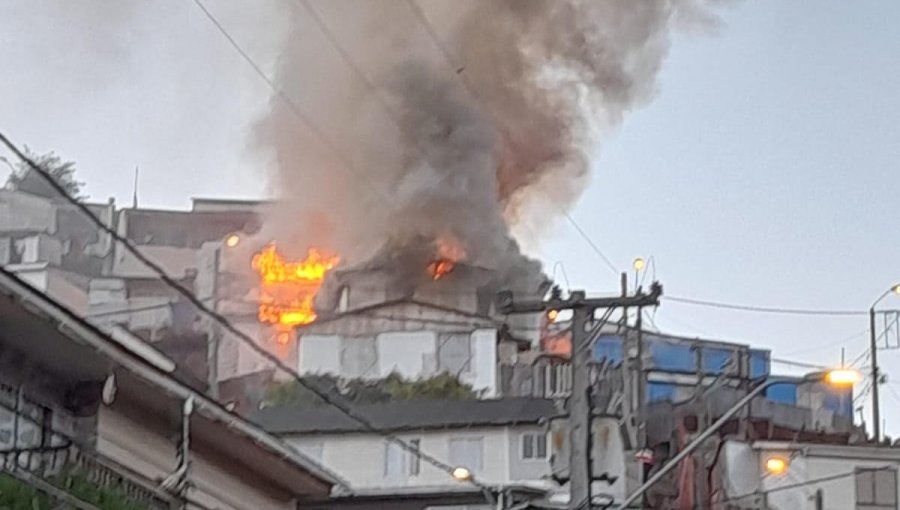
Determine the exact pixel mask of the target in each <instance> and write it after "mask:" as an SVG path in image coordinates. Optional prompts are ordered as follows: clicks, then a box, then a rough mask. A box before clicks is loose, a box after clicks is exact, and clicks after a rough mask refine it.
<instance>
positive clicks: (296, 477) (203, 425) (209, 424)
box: [0, 270, 342, 510]
mask: <svg viewBox="0 0 900 510" xmlns="http://www.w3.org/2000/svg"><path fill="white" fill-rule="evenodd" d="M0 443H2V447H0V452H2V459H0V460H2V472H3V474H4V475H5V476H9V477H12V478H13V479H15V480H19V481H21V482H22V483H25V484H27V485H29V486H32V487H37V488H38V489H39V490H40V491H41V492H45V493H48V494H51V495H58V496H59V497H66V498H73V497H74V498H76V499H78V498H79V497H83V496H79V495H74V496H73V495H72V494H71V493H70V492H69V491H70V489H69V486H68V485H67V484H65V483H63V478H61V477H64V476H78V477H79V478H78V480H80V481H82V482H83V483H86V484H89V485H91V486H92V487H95V489H96V490H99V491H107V492H109V493H110V494H115V495H116V497H123V498H125V499H127V500H129V501H133V502H136V504H140V505H143V506H146V507H147V508H172V507H179V508H220V509H234V510H244V509H247V510H249V509H271V510H276V509H280V510H287V509H291V508H294V507H295V506H296V504H297V503H298V501H301V500H303V501H307V500H324V499H327V498H328V496H329V495H330V493H331V490H332V488H333V487H335V486H336V485H338V484H340V483H342V482H341V481H340V480H339V479H338V478H337V477H336V476H335V475H333V474H331V472H329V471H328V470H326V469H324V468H322V467H321V466H320V465H319V464H317V463H315V462H314V461H311V460H310V459H308V458H307V457H305V456H303V455H302V454H299V453H297V452H296V451H295V450H294V449H292V448H290V447H289V446H288V445H287V444H285V443H283V442H282V441H280V440H278V439H277V438H275V437H274V436H272V435H270V434H268V433H266V432H265V431H263V430H262V429H260V428H258V427H257V426H255V425H253V424H252V423H250V422H248V421H246V420H244V419H242V418H240V417H238V416H237V415H235V414H233V413H231V412H229V411H227V410H226V409H224V408H223V407H221V406H220V405H219V404H218V403H216V402H214V401H212V400H210V399H209V398H207V397H206V396H204V395H203V394H202V393H200V392H198V391H195V390H194V389H193V388H192V386H191V385H189V384H188V383H186V382H184V381H182V380H181V379H180V377H179V375H178V372H177V367H176V364H175V363H174V362H173V361H172V360H171V359H169V358H168V357H166V356H165V355H163V354H162V353H161V352H159V351H157V350H155V349H154V348H153V347H152V346H150V345H148V344H147V343H145V342H143V341H141V340H140V339H138V338H136V337H134V336H133V335H129V334H127V332H125V333H120V334H117V335H112V336H111V335H108V334H106V333H104V332H102V331H101V330H99V329H97V328H96V327H94V326H92V325H91V324H89V323H87V322H85V321H84V320H82V319H80V318H79V317H77V316H76V315H74V314H73V313H72V312H71V311H70V310H68V309H67V308H65V307H63V306H61V305H60V304H58V303H56V302H54V301H53V300H51V299H50V298H49V297H47V296H46V295H45V294H43V293H42V292H40V291H39V290H37V289H34V288H33V287H31V286H30V285H28V284H26V283H25V282H24V281H22V280H21V279H19V278H17V277H16V276H14V275H13V274H11V273H9V272H7V271H3V270H0ZM83 503H85V502H84V501H82V502H80V503H79V504H83ZM87 503H92V502H90V501H88V502H87ZM94 503H95V502H94ZM81 507H82V508H83V507H84V506H81Z"/></svg>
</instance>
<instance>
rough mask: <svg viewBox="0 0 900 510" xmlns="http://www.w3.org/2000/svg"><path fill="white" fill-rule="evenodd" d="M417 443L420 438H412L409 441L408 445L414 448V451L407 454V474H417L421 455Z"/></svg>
mask: <svg viewBox="0 0 900 510" xmlns="http://www.w3.org/2000/svg"><path fill="white" fill-rule="evenodd" d="M419 444H420V440H418V439H412V440H410V441H409V445H410V446H412V447H413V448H415V449H416V453H415V454H412V453H410V454H409V474H410V475H412V476H416V475H418V474H419V469H420V463H421V457H420V456H419V453H418V452H419Z"/></svg>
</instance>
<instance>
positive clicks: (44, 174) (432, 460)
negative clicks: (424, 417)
mask: <svg viewBox="0 0 900 510" xmlns="http://www.w3.org/2000/svg"><path fill="white" fill-rule="evenodd" d="M196 1H197V3H199V0H196ZM205 12H206V11H205ZM0 142H2V143H3V145H5V146H6V147H7V148H9V150H10V151H12V152H13V153H14V154H15V155H16V156H17V157H18V158H19V159H20V160H21V161H22V162H24V163H26V164H27V165H28V166H29V167H30V168H31V169H32V170H34V171H35V172H36V173H37V174H38V176H40V177H41V178H43V179H44V181H45V182H47V184H48V185H50V187H51V188H53V189H54V190H55V191H56V192H57V193H59V195H60V196H61V197H63V198H64V199H65V200H66V201H67V202H69V203H71V204H72V205H74V206H75V208H76V209H77V210H79V211H80V212H81V213H82V214H84V215H85V216H86V217H87V218H88V219H89V220H90V221H91V222H92V223H94V224H95V225H96V226H97V228H99V229H100V230H102V231H103V232H105V233H106V234H108V235H109V236H110V237H111V238H112V239H113V240H114V241H116V242H118V243H121V244H122V246H124V247H125V249H126V250H128V251H129V252H130V253H131V254H132V255H134V257H135V258H136V259H137V260H138V261H140V262H141V263H142V264H144V266H146V267H147V268H148V269H150V270H151V271H152V272H154V273H156V274H157V275H158V276H159V278H160V280H161V281H162V282H163V283H165V284H166V285H168V286H169V287H170V288H172V289H174V290H175V291H176V292H177V293H178V294H180V295H182V296H183V297H184V298H185V299H187V300H188V301H189V302H190V303H191V304H193V305H194V306H195V307H196V308H197V310H198V311H201V312H203V313H204V314H205V315H207V316H208V317H210V318H211V319H212V320H213V321H214V322H216V323H218V324H219V325H220V326H222V327H223V328H224V329H225V330H226V331H228V332H229V333H231V334H233V335H234V336H236V337H237V338H238V339H239V340H241V341H242V342H243V343H245V344H246V345H247V346H248V347H249V348H250V349H251V350H253V351H254V352H256V354H258V355H259V356H260V357H262V358H263V359H265V360H266V361H268V362H269V363H271V364H272V365H273V366H274V367H275V368H276V369H278V370H281V371H283V372H284V373H286V374H288V375H290V376H291V377H292V378H293V379H294V380H295V381H297V383H298V384H300V385H301V386H303V387H304V388H305V389H307V390H309V391H310V392H312V393H313V394H314V395H315V396H317V397H318V398H320V399H321V400H322V401H323V402H324V403H326V404H327V405H330V406H332V407H334V408H335V409H337V410H338V411H340V412H341V413H343V414H344V415H346V416H347V417H348V418H350V419H351V420H353V421H355V422H357V423H359V424H360V425H362V426H363V428H364V429H366V430H367V431H369V432H372V433H374V434H378V435H380V436H382V437H384V438H385V439H387V440H388V441H390V442H392V443H394V444H396V445H398V446H399V447H400V448H402V449H403V450H405V451H407V452H409V453H410V454H412V455H417V456H418V457H419V458H421V459H423V460H425V461H426V462H428V463H429V464H431V465H433V466H435V467H437V468H438V469H440V470H442V471H444V472H446V473H447V474H448V475H450V476H452V473H453V470H454V469H455V466H451V465H449V464H447V463H445V462H443V461H441V460H439V459H437V458H436V457H434V456H432V455H430V454H427V453H425V452H424V451H422V450H421V449H420V448H417V447H415V446H413V445H411V444H409V443H407V442H405V441H403V440H402V439H400V438H398V437H397V436H395V435H394V434H391V433H389V432H385V431H383V430H380V429H379V428H378V427H376V426H375V425H374V424H372V423H371V422H370V421H369V419H368V418H366V417H364V416H362V415H359V414H357V413H356V412H355V411H354V409H353V406H352V405H350V404H349V403H347V402H345V401H343V400H342V399H335V398H333V397H332V396H331V395H329V394H328V393H326V392H324V391H322V390H321V389H320V388H318V387H317V386H316V385H314V384H311V383H309V382H308V381H306V380H305V379H304V378H303V377H302V376H301V375H300V374H299V373H298V372H296V371H295V370H294V369H292V368H291V367H289V366H288V365H286V364H285V363H284V362H283V361H281V359H280V358H278V357H277V356H276V355H274V354H272V353H271V352H269V351H268V350H267V349H265V348H263V347H260V346H259V345H258V344H257V343H256V341H255V340H253V339H252V338H250V337H249V336H248V335H246V334H245V333H244V332H242V331H240V330H239V329H237V328H236V327H235V326H234V325H232V324H231V322H230V321H229V320H228V319H226V318H225V317H224V316H223V315H221V314H219V313H218V312H216V311H214V310H211V309H210V308H208V307H207V306H206V304H204V303H203V301H202V300H201V299H200V298H198V297H197V296H195V295H194V294H193V293H192V292H191V291H190V290H188V289H187V288H186V287H184V286H183V285H181V284H180V283H179V282H178V281H176V280H175V279H174V278H172V277H171V276H169V275H168V273H166V271H165V270H164V269H163V268H162V267H161V266H159V265H158V264H157V263H156V262H154V261H152V260H151V259H150V258H148V257H147V256H146V255H144V254H143V253H142V252H141V251H140V250H139V249H137V247H136V246H134V245H133V244H132V243H131V241H130V240H128V239H126V238H125V237H123V236H122V235H120V234H119V233H118V232H116V231H115V230H113V229H112V228H110V227H108V226H107V225H106V224H105V223H104V222H103V220H101V219H100V218H99V217H97V216H96V215H94V213H93V212H92V211H91V210H90V209H88V207H87V206H86V205H85V204H83V203H82V202H79V201H78V200H77V199H75V198H74V197H72V196H71V195H70V194H69V193H68V192H67V191H66V189H65V188H63V186H62V185H61V184H60V183H58V182H57V181H56V180H55V179H54V178H53V176H51V175H50V173H49V172H48V171H47V170H45V169H44V168H42V167H40V166H39V165H38V164H37V163H35V162H34V161H33V160H32V159H31V158H29V157H28V156H26V155H25V154H24V153H23V152H22V151H21V150H19V148H18V147H17V146H16V145H15V144H13V143H12V142H11V141H10V140H9V139H8V138H7V137H6V136H5V135H4V134H3V133H0ZM468 482H469V483H471V484H473V485H474V486H476V487H478V488H480V489H482V490H485V491H486V490H488V488H487V487H486V486H484V485H483V484H481V483H479V482H478V481H476V480H475V479H474V477H470V478H468Z"/></svg>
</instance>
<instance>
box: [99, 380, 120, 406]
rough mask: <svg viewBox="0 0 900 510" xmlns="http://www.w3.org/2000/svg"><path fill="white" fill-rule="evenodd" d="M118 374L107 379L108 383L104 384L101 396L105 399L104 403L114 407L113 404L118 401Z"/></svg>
mask: <svg viewBox="0 0 900 510" xmlns="http://www.w3.org/2000/svg"><path fill="white" fill-rule="evenodd" d="M117 390H118V388H116V374H110V375H109V377H107V378H106V382H104V383H103V393H102V394H101V398H102V399H103V403H104V404H106V405H112V403H113V402H115V401H116V391H117Z"/></svg>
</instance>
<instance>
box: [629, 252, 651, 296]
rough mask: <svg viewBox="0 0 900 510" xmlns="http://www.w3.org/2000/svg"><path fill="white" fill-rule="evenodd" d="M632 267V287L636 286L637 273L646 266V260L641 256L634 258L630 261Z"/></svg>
mask: <svg viewBox="0 0 900 510" xmlns="http://www.w3.org/2000/svg"><path fill="white" fill-rule="evenodd" d="M631 265H632V267H634V288H635V289H636V288H637V287H638V274H639V273H640V272H641V271H643V270H644V268H645V267H647V261H646V260H644V259H643V258H641V257H638V258H636V259H634V262H632V264H631Z"/></svg>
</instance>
